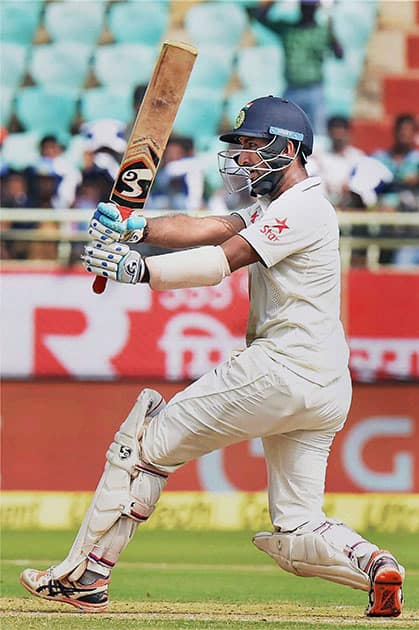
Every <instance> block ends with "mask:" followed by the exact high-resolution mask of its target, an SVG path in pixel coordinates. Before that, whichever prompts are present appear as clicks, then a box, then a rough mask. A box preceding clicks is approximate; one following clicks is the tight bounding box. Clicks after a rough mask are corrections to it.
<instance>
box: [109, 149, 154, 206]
mask: <svg viewBox="0 0 419 630" xmlns="http://www.w3.org/2000/svg"><path fill="white" fill-rule="evenodd" d="M155 170H156V169H155V167H154V168H149V166H148V164H146V162H145V161H144V160H138V161H137V162H133V163H131V164H127V165H126V166H125V168H123V169H122V171H121V172H120V174H119V177H118V179H117V181H116V182H115V186H114V190H113V193H112V198H111V200H112V201H114V202H115V203H117V204H119V205H123V206H126V207H128V208H142V207H143V205H144V203H145V200H146V198H147V195H148V190H149V188H150V186H151V183H152V181H153V179H154V175H155Z"/></svg>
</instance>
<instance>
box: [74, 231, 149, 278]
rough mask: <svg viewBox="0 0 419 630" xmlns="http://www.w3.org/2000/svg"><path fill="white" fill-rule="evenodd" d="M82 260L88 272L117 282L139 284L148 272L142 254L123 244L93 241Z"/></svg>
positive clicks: (86, 247) (87, 247)
mask: <svg viewBox="0 0 419 630" xmlns="http://www.w3.org/2000/svg"><path fill="white" fill-rule="evenodd" d="M81 258H82V261H83V267H84V268H85V269H86V271H89V272H90V273H94V274H96V275H97V276H103V277H104V278H110V279H111V280H116V282H124V283H126V284H137V282H141V280H142V279H143V277H144V274H145V271H146V266H145V262H144V259H143V257H142V256H141V254H139V253H138V252H136V251H135V250H131V249H130V248H129V247H128V245H124V244H123V243H104V242H103V241H91V242H90V243H88V244H87V245H86V246H85V248H84V255H83V256H82V257H81Z"/></svg>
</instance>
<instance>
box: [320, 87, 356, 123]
mask: <svg viewBox="0 0 419 630" xmlns="http://www.w3.org/2000/svg"><path fill="white" fill-rule="evenodd" d="M355 98H356V89H355V88H354V87H352V86H346V87H345V86H342V85H332V84H330V83H327V84H326V85H325V101H326V113H327V116H335V115H339V116H347V117H348V118H351V117H352V114H353V111H354V107H355Z"/></svg>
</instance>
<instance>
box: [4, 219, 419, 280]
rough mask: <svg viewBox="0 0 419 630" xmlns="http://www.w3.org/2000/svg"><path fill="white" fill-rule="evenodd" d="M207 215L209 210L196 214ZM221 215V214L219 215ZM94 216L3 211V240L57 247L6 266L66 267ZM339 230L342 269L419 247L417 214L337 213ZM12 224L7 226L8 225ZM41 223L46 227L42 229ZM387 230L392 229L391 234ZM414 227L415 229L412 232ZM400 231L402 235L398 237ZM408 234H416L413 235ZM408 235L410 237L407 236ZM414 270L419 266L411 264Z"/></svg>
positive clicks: (375, 265)
mask: <svg viewBox="0 0 419 630" xmlns="http://www.w3.org/2000/svg"><path fill="white" fill-rule="evenodd" d="M170 213H176V211H170V210H167V211H165V212H163V211H161V210H158V211H150V210H148V211H146V212H144V214H145V216H153V215H154V216H156V215H162V214H170ZM193 214H195V215H199V216H205V215H206V214H207V212H206V211H204V210H203V211H199V212H196V213H193ZM220 214H221V213H220ZM91 216H92V210H76V209H69V210H59V211H57V210H50V209H44V208H25V209H20V208H19V209H17V208H0V224H1V225H2V230H1V237H0V238H1V241H3V242H12V241H26V242H54V243H56V244H57V248H56V258H55V260H43V261H36V260H33V259H30V260H13V259H6V260H3V263H7V265H9V264H10V265H13V266H16V265H19V266H25V265H26V266H27V265H28V264H32V263H34V264H36V266H39V265H42V264H47V265H51V263H53V264H57V265H59V266H64V267H65V266H67V265H69V263H70V260H71V250H72V244H74V243H83V242H85V241H86V240H87V238H86V225H87V223H88V222H89V220H90V218H91ZM337 217H338V222H339V227H340V231H341V239H340V251H341V258H342V267H343V269H348V268H349V267H350V265H351V258H352V253H353V252H355V251H359V250H365V266H366V267H367V268H369V269H377V268H379V267H381V266H383V265H384V264H386V265H388V264H389V263H383V262H380V260H381V254H382V252H385V251H386V250H397V249H399V248H401V247H405V246H414V247H417V248H419V214H418V213H403V212H401V213H385V212H379V211H374V212H363V211H348V210H345V211H338V212H337ZM28 222H31V223H35V224H38V225H39V224H40V225H39V226H37V227H33V228H30V229H28V228H27V227H25V228H20V227H18V225H19V223H22V224H25V223H28ZM8 223H11V224H13V227H8V226H7V224H8ZM42 224H46V225H45V226H43V225H42ZM359 227H361V228H364V229H363V230H362V232H363V235H362V236H359V235H354V234H353V231H354V229H355V230H356V229H357V228H359ZM388 228H390V233H388V232H389V230H388ZM409 228H413V230H409ZM400 230H401V231H402V232H403V234H402V235H400V234H398V231H399V232H400ZM409 231H412V232H413V234H412V235H410V234H409ZM406 232H407V234H406ZM411 267H412V269H414V270H418V271H419V267H418V266H417V265H416V266H415V265H411Z"/></svg>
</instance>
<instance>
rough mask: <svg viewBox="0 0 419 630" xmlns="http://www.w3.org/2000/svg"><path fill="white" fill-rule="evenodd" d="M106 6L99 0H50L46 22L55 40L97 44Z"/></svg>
mask: <svg viewBox="0 0 419 630" xmlns="http://www.w3.org/2000/svg"><path fill="white" fill-rule="evenodd" d="M25 4H27V3H25ZM105 8H106V5H105V3H104V2H98V1H97V0H92V1H91V2H83V3H80V2H49V3H47V4H46V6H45V18H44V24H45V27H46V29H47V31H48V34H49V36H50V38H51V39H52V40H53V41H59V42H64V41H70V42H80V43H83V44H96V43H97V41H98V39H99V36H100V35H101V33H102V30H103V25H104V16H105Z"/></svg>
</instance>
